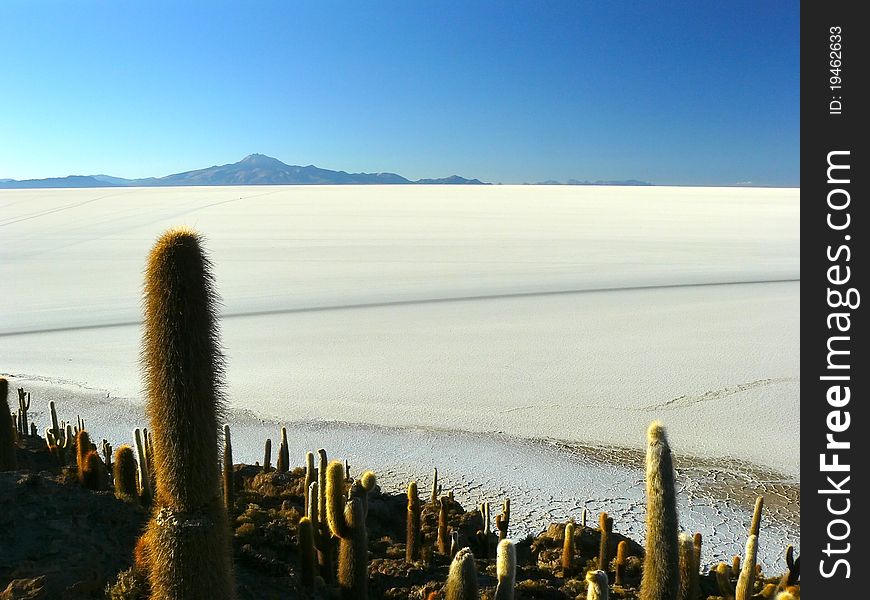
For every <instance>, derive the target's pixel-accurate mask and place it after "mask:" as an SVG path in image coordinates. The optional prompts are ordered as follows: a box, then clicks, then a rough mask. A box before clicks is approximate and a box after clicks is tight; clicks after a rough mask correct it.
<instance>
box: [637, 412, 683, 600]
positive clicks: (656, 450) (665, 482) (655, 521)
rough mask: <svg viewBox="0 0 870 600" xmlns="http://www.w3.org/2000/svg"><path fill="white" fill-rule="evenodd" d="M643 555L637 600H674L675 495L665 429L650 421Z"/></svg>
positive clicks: (676, 589)
mask: <svg viewBox="0 0 870 600" xmlns="http://www.w3.org/2000/svg"><path fill="white" fill-rule="evenodd" d="M646 501H647V508H646V510H647V513H646V554H645V556H644V561H643V579H642V580H641V585H640V596H639V598H640V600H673V599H674V598H676V597H677V595H678V594H679V592H680V552H679V548H678V543H677V535H678V532H679V523H678V519H677V492H676V487H675V484H674V466H673V462H672V458H671V449H670V447H669V446H668V439H667V436H666V435H665V428H664V427H663V426H662V424H661V423H659V422H658V421H653V423H651V424H650V426H649V429H648V430H647V451H646Z"/></svg>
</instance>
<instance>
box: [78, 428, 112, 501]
mask: <svg viewBox="0 0 870 600" xmlns="http://www.w3.org/2000/svg"><path fill="white" fill-rule="evenodd" d="M82 433H85V432H83V431H80V432H79V435H81V434H82ZM107 479H108V473H106V465H104V464H103V461H102V460H101V459H100V454H99V453H98V452H97V451H96V450H93V449H91V450H88V451H87V452H86V453H85V455H84V456H83V457H82V459H81V466H80V468H79V481H80V482H81V484H82V485H83V486H84V487H86V488H87V489H89V490H93V491H95V492H103V491H105V490H106V489H107V488H108V485H107Z"/></svg>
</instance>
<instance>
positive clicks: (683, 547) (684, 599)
mask: <svg viewBox="0 0 870 600" xmlns="http://www.w3.org/2000/svg"><path fill="white" fill-rule="evenodd" d="M679 540H680V595H679V596H678V598H679V600H698V597H699V596H700V593H701V587H700V573H699V569H700V567H699V566H698V563H696V562H695V543H694V540H693V539H692V536H691V535H689V534H688V533H681V534H680V538H679Z"/></svg>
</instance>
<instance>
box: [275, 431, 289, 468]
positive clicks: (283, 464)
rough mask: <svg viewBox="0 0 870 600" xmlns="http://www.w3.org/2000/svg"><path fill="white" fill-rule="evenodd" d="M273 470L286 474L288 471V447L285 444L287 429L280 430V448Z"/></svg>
mask: <svg viewBox="0 0 870 600" xmlns="http://www.w3.org/2000/svg"><path fill="white" fill-rule="evenodd" d="M275 470H276V471H278V472H279V473H286V472H287V471H289V470H290V447H289V445H288V444H287V428H286V427H282V428H281V446H280V447H279V448H278V463H277V464H276V465H275Z"/></svg>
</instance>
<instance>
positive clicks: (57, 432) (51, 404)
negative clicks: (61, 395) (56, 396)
mask: <svg viewBox="0 0 870 600" xmlns="http://www.w3.org/2000/svg"><path fill="white" fill-rule="evenodd" d="M48 409H49V411H50V412H51V433H52V435H54V439H56V440H59V439H60V426H59V425H58V421H57V407H56V406H55V404H54V400H50V401H49V402H48Z"/></svg>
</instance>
